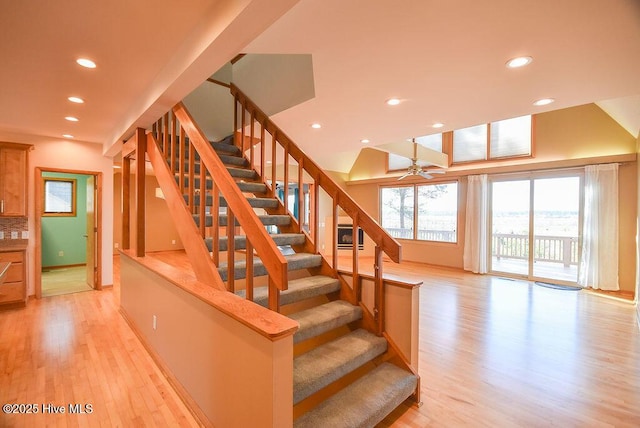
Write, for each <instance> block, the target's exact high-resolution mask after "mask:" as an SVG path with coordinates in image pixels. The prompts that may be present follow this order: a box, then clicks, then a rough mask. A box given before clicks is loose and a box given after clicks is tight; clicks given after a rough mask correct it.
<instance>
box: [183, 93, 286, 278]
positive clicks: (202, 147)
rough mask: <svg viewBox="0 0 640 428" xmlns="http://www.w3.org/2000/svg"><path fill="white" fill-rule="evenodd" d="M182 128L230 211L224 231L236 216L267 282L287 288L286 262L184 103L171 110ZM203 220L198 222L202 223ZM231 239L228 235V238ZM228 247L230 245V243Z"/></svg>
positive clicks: (202, 203)
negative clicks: (264, 272)
mask: <svg viewBox="0 0 640 428" xmlns="http://www.w3.org/2000/svg"><path fill="white" fill-rule="evenodd" d="M173 113H174V114H175V115H176V117H177V119H178V121H179V122H180V125H181V127H182V128H184V130H185V132H186V134H187V136H188V138H189V141H190V142H191V144H193V146H194V147H195V149H196V151H197V152H198V154H199V155H200V162H201V164H204V166H205V167H206V169H207V170H208V171H209V172H210V173H211V175H212V176H215V178H216V180H215V185H216V188H217V189H218V190H219V191H220V193H221V194H222V196H223V197H224V199H225V201H226V203H227V207H228V208H229V209H230V210H231V212H233V216H229V217H230V218H229V222H230V223H229V224H228V225H227V228H228V229H229V228H233V224H234V223H233V222H232V218H231V217H235V218H236V219H237V221H238V223H239V224H240V226H241V227H242V228H243V229H244V231H245V235H246V236H247V240H248V241H250V242H251V245H252V247H253V249H255V250H256V252H257V253H258V255H259V256H260V259H261V260H262V263H263V264H264V267H265V269H266V270H267V272H268V274H269V277H270V278H269V279H270V283H273V284H274V285H275V287H276V288H278V289H279V290H286V289H287V284H288V280H287V260H286V259H285V258H284V256H283V255H282V253H281V252H280V250H278V247H277V246H276V244H275V242H274V241H273V239H271V237H270V236H269V234H268V232H267V230H266V229H265V227H264V226H263V225H262V223H261V222H260V219H259V218H258V216H257V215H256V213H255V212H254V211H253V208H251V205H249V201H248V200H247V198H246V197H245V196H244V195H243V194H242V192H241V191H240V189H239V188H238V186H237V184H236V182H235V181H234V180H233V178H232V177H231V175H230V174H229V172H228V171H227V169H226V167H225V166H224V164H223V163H222V161H221V160H220V158H219V157H218V156H215V154H214V151H213V149H212V148H211V146H210V144H209V141H208V139H207V138H206V137H205V135H204V133H203V132H202V130H201V129H200V128H199V127H198V126H197V125H196V123H195V122H194V120H193V118H192V117H191V114H189V112H188V111H187V109H186V108H185V106H184V104H182V103H181V102H180V103H178V104H177V105H176V106H175V107H174V108H173ZM200 198H201V201H200V202H201V205H204V199H205V195H204V193H201V194H200ZM202 222H204V219H203V218H202V219H201V223H202ZM230 237H231V236H230ZM228 245H233V244H232V242H231V241H229V242H228ZM250 260H251V261H252V260H253V258H252V257H250V254H247V262H248V263H251V261H250ZM228 268H229V272H230V273H231V271H232V270H233V266H229V267H228Z"/></svg>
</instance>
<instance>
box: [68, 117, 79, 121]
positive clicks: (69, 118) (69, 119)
mask: <svg viewBox="0 0 640 428" xmlns="http://www.w3.org/2000/svg"><path fill="white" fill-rule="evenodd" d="M65 119H66V120H68V121H69V122H77V121H78V120H79V119H78V118H77V117H73V116H66V117H65Z"/></svg>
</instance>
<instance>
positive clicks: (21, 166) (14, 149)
mask: <svg viewBox="0 0 640 428" xmlns="http://www.w3.org/2000/svg"><path fill="white" fill-rule="evenodd" d="M30 148H31V146H30V145H27V144H13V143H0V217H26V216H27V155H28V151H29V149H30Z"/></svg>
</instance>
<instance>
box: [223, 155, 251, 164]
mask: <svg viewBox="0 0 640 428" xmlns="http://www.w3.org/2000/svg"><path fill="white" fill-rule="evenodd" d="M218 157H219V158H220V160H221V161H222V163H223V164H225V165H237V166H248V165H249V161H247V159H245V158H244V157H242V156H232V155H226V154H224V153H218Z"/></svg>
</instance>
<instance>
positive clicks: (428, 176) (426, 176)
mask: <svg viewBox="0 0 640 428" xmlns="http://www.w3.org/2000/svg"><path fill="white" fill-rule="evenodd" d="M419 174H420V175H421V176H422V177H424V178H426V179H427V180H430V179H432V178H433V175H429V174H427V173H426V172H424V171H422V172H420V173H419Z"/></svg>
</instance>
